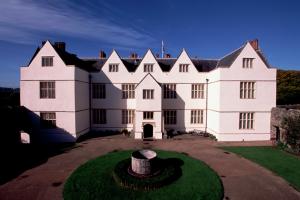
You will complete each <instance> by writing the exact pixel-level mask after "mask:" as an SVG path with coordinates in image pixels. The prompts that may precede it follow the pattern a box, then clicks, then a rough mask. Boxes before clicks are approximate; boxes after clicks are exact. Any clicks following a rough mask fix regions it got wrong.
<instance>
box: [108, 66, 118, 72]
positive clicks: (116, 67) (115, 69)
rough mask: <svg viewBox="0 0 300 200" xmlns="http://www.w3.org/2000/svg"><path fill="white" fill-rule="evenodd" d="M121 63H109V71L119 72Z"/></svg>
mask: <svg viewBox="0 0 300 200" xmlns="http://www.w3.org/2000/svg"><path fill="white" fill-rule="evenodd" d="M118 71H119V64H109V72H118Z"/></svg>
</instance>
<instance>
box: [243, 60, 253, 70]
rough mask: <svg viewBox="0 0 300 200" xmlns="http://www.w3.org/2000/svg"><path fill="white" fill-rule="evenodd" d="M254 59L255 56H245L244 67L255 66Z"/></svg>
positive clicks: (250, 67)
mask: <svg viewBox="0 0 300 200" xmlns="http://www.w3.org/2000/svg"><path fill="white" fill-rule="evenodd" d="M253 60H254V58H243V61H242V62H243V68H244V69H252V68H253Z"/></svg>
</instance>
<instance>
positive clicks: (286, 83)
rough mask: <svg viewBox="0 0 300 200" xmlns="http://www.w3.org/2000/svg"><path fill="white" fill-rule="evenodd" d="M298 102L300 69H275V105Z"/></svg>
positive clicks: (299, 102)
mask: <svg viewBox="0 0 300 200" xmlns="http://www.w3.org/2000/svg"><path fill="white" fill-rule="evenodd" d="M287 104H300V71H292V70H289V71H285V70H278V71H277V105H287Z"/></svg>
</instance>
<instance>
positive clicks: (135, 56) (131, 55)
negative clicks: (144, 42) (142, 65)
mask: <svg viewBox="0 0 300 200" xmlns="http://www.w3.org/2000/svg"><path fill="white" fill-rule="evenodd" d="M137 57H138V55H137V53H131V54H130V58H137Z"/></svg>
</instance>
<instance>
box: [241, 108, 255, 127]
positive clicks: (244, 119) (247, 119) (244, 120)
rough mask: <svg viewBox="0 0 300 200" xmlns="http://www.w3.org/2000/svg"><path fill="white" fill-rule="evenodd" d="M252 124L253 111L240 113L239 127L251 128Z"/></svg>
mask: <svg viewBox="0 0 300 200" xmlns="http://www.w3.org/2000/svg"><path fill="white" fill-rule="evenodd" d="M253 125H254V113H252V112H247V113H246V112H245V113H240V123H239V128H240V129H253Z"/></svg>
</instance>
